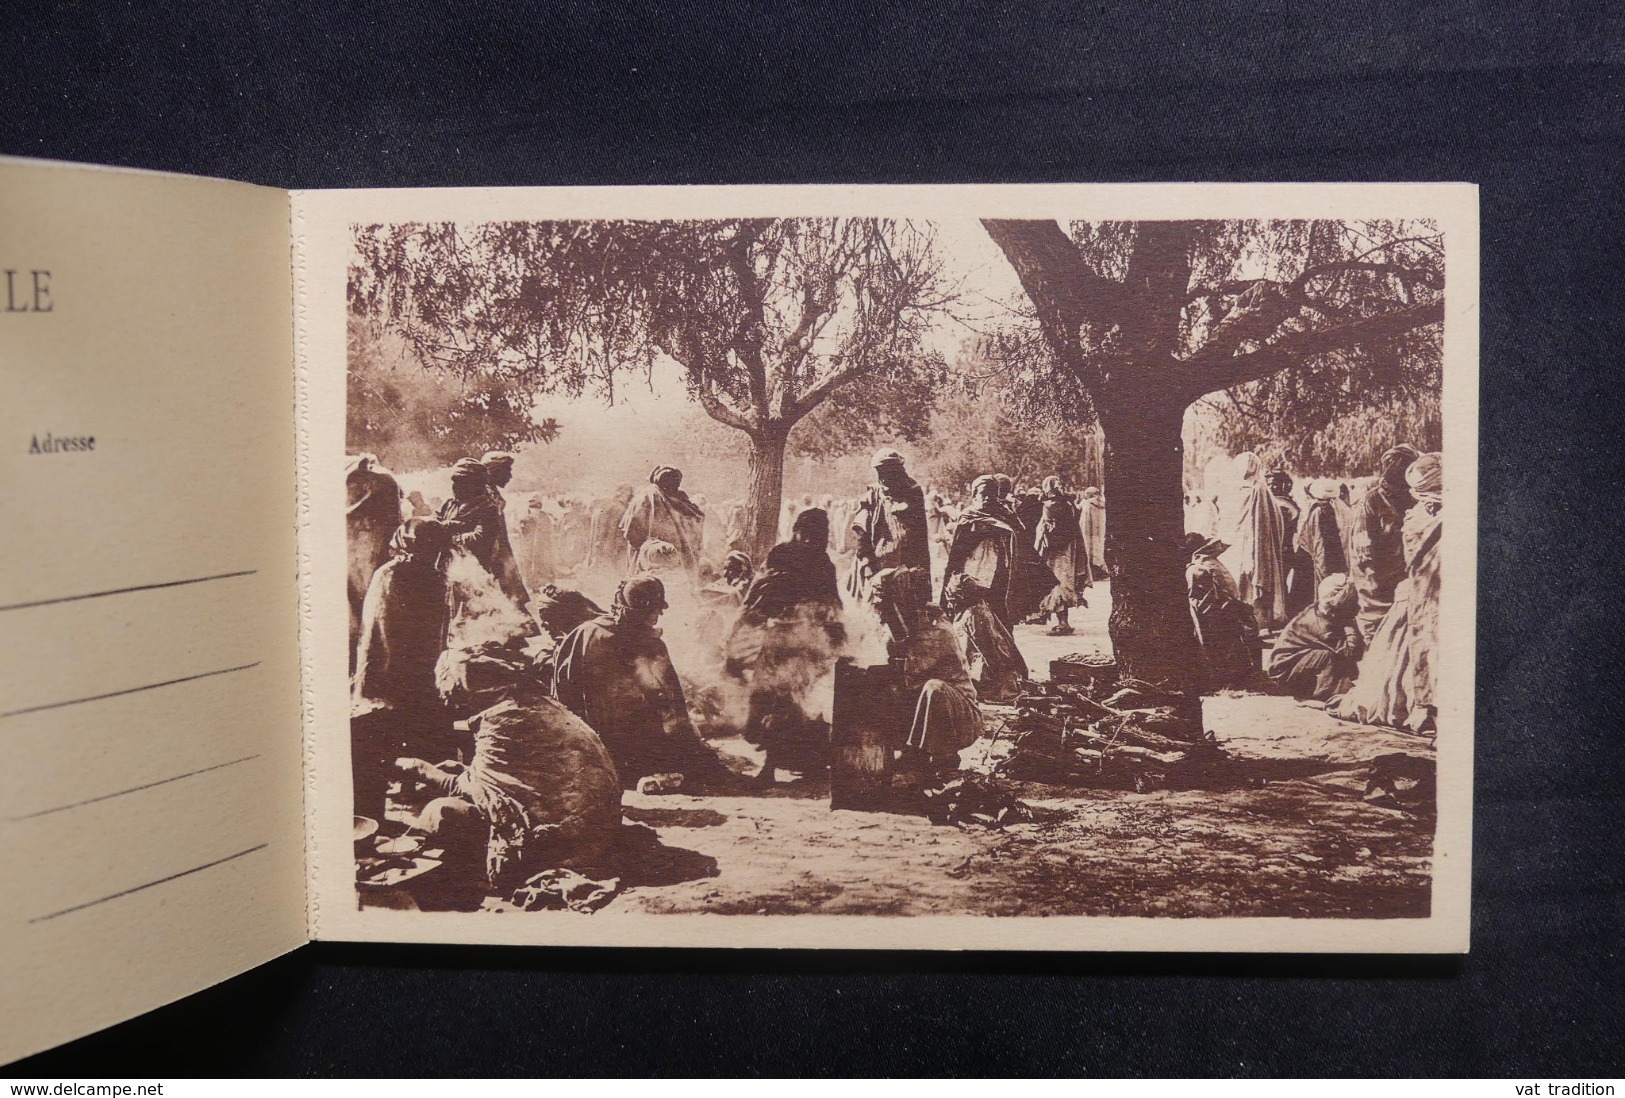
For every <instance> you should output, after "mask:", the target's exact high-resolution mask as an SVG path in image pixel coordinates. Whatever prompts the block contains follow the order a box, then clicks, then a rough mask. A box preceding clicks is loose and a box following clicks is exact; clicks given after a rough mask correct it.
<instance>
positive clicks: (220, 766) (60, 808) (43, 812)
mask: <svg viewBox="0 0 1625 1098" xmlns="http://www.w3.org/2000/svg"><path fill="white" fill-rule="evenodd" d="M257 758H259V756H258V755H244V756H243V757H242V758H240V759H232V760H231V761H230V762H223V763H215V764H214V765H213V766H205V767H204V768H203V769H201V770H188V771H187V772H186V773H184V774H176V775H175V776H174V777H173V778H161V779H159V780H158V781H155V782H148V783H147V784H145V785H132V786H131V787H130V788H128V789H121V790H119V791H118V792H117V793H103V794H102V795H101V796H100V797H89V798H86V799H85V800H82V801H74V802H73V803H72V804H61V805H57V806H56V807H55V808H42V809H40V810H39V811H38V812H29V813H27V814H25V815H22V816H13V817H11V820H10V821H9V822H11V823H18V822H20V821H22V820H32V819H34V818H36V817H38V816H49V815H51V814H52V813H53V812H66V811H67V810H68V809H70V808H83V807H84V806H85V805H87V804H96V803H98V802H100V801H110V800H112V799H113V798H114V797H122V796H124V795H125V794H126V793H139V792H141V791H142V790H143V789H156V788H157V787H158V786H160V785H168V784H169V783H170V782H178V781H180V780H181V779H182V778H194V777H196V776H197V775H199V774H207V773H209V772H210V771H213V770H224V769H225V768H226V767H228V766H236V765H237V764H238V763H245V762H248V761H249V760H251V759H257Z"/></svg>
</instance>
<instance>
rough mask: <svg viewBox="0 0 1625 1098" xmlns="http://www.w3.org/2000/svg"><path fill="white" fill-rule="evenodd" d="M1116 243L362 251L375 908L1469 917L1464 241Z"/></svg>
mask: <svg viewBox="0 0 1625 1098" xmlns="http://www.w3.org/2000/svg"><path fill="white" fill-rule="evenodd" d="M1085 213H1087V211H1086V210H1085V211H1081V212H1080V215H1079V217H1077V218H1076V219H1067V218H1060V219H1025V218H1024V219H1018V218H1008V217H1005V218H978V217H974V216H969V215H968V214H966V215H962V216H959V217H944V216H940V215H939V211H938V210H937V209H932V210H930V211H928V215H926V216H922V217H920V218H912V217H810V216H798V217H754V216H753V217H735V218H723V217H717V218H704V219H700V218H695V219H674V218H664V219H656V218H651V219H641V220H639V219H623V220H614V219H590V218H582V219H572V220H512V219H473V218H458V219H454V220H413V221H387V220H386V221H380V222H377V223H354V224H352V225H351V226H350V231H349V235H350V239H349V242H348V243H349V251H348V269H347V286H346V288H345V292H346V297H345V302H346V308H345V313H346V330H345V374H346V381H347V384H346V388H347V391H346V395H345V428H344V431H345V451H346V453H347V455H348V456H347V459H346V464H345V468H344V479H345V491H346V507H347V510H346V513H347V523H346V531H347V539H348V561H347V583H346V587H347V599H348V622H349V636H348V652H349V665H348V674H349V684H350V685H349V747H350V767H351V769H350V784H351V787H352V793H353V816H354V852H355V858H354V865H355V868H354V903H355V905H357V907H358V908H359V909H360V910H361V911H362V912H367V911H372V910H393V911H418V912H464V913H470V912H480V913H489V914H492V915H495V914H499V913H510V914H511V913H518V912H533V911H544V910H552V911H572V912H578V913H584V914H585V913H592V912H597V911H615V912H626V913H637V914H642V915H656V916H659V915H712V916H729V915H735V916H746V915H748V916H799V915H842V916H859V917H862V916H887V917H911V916H944V915H947V916H982V917H1007V916H1025V917H1046V916H1098V917H1114V918H1127V917H1140V918H1170V919H1192V918H1200V919H1237V918H1277V919H1301V920H1425V919H1427V918H1428V917H1429V916H1430V914H1432V912H1433V910H1434V900H1435V873H1436V868H1437V867H1436V838H1437V832H1438V826H1439V818H1440V810H1439V803H1440V802H1439V795H1438V788H1439V784H1438V773H1437V765H1436V763H1437V757H1438V751H1439V750H1440V748H1441V746H1444V747H1449V746H1452V745H1449V743H1448V741H1449V739H1450V738H1451V737H1456V738H1457V742H1456V743H1455V744H1454V745H1453V746H1454V748H1455V749H1456V750H1458V751H1463V750H1465V749H1466V748H1467V746H1468V744H1469V742H1470V736H1471V726H1470V718H1471V707H1470V702H1469V704H1468V705H1467V706H1466V707H1465V708H1460V709H1458V710H1457V712H1459V713H1461V714H1462V716H1461V718H1460V720H1459V721H1457V722H1456V723H1454V724H1453V723H1452V721H1451V720H1450V719H1449V718H1447V717H1446V718H1442V717H1441V712H1442V711H1448V709H1449V707H1447V706H1444V705H1443V704H1442V698H1443V697H1444V696H1445V694H1446V693H1447V692H1448V691H1450V690H1452V689H1455V690H1457V694H1456V696H1457V697H1459V696H1461V695H1460V689H1461V684H1457V685H1456V686H1455V687H1452V684H1451V683H1449V682H1448V681H1447V679H1446V677H1445V676H1442V674H1441V665H1442V664H1443V663H1445V662H1446V661H1444V660H1442V659H1441V624H1440V622H1441V610H1440V607H1441V589H1442V587H1443V586H1445V585H1446V581H1444V579H1443V577H1444V576H1445V575H1447V574H1448V572H1449V571H1450V569H1451V567H1452V566H1453V565H1455V564H1456V563H1457V562H1456V561H1455V560H1450V561H1445V560H1443V559H1442V556H1443V554H1442V552H1441V537H1442V530H1443V523H1444V515H1443V500H1444V495H1445V491H1444V483H1445V481H1444V468H1445V463H1446V462H1447V461H1450V460H1465V461H1467V462H1469V463H1471V462H1472V461H1473V459H1474V455H1473V454H1471V453H1468V454H1462V455H1445V454H1444V453H1443V452H1442V451H1443V449H1444V438H1445V434H1446V432H1445V430H1444V426H1443V424H1444V421H1445V418H1446V408H1445V404H1444V400H1443V388H1444V387H1443V379H1444V373H1445V370H1444V361H1445V354H1444V339H1445V324H1444V318H1445V312H1446V306H1445V302H1446V295H1447V292H1448V291H1449V287H1447V286H1446V282H1445V269H1446V264H1445V257H1446V254H1447V252H1448V250H1449V249H1450V248H1451V247H1452V246H1453V244H1454V243H1455V242H1454V241H1453V240H1451V239H1448V238H1447V235H1446V233H1445V232H1444V231H1443V230H1442V229H1441V226H1440V224H1439V223H1438V222H1437V221H1434V220H1430V219H1427V218H1420V217H1412V216H1395V217H1392V218H1389V219H1381V218H1368V219H1313V218H1304V217H1301V216H1297V215H1296V213H1295V212H1294V214H1293V215H1292V216H1283V217H1280V218H1240V219H1238V218H1207V219H1195V220H1113V219H1107V218H1101V217H1095V218H1093V219H1091V218H1088V217H1086V216H1084V214H1085ZM1469 544H1471V543H1470V542H1469ZM1466 566H1467V567H1469V568H1470V567H1471V561H1470V560H1469V561H1467V562H1466ZM329 609H330V610H334V611H336V607H332V608H329ZM328 620H330V621H334V622H336V620H337V618H336V616H334V617H332V618H329V619H328ZM1447 621H1448V617H1447ZM1467 666H1468V668H1469V673H1470V667H1471V663H1470V657H1469V659H1468V662H1467Z"/></svg>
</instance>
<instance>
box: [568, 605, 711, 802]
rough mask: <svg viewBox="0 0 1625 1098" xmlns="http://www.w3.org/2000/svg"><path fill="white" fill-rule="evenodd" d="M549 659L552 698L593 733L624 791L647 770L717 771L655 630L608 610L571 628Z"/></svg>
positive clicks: (693, 773)
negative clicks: (606, 753)
mask: <svg viewBox="0 0 1625 1098" xmlns="http://www.w3.org/2000/svg"><path fill="white" fill-rule="evenodd" d="M553 659H554V671H553V693H554V695H555V696H556V697H557V698H558V699H559V701H560V702H562V703H563V704H564V705H565V706H566V707H567V708H568V709H569V710H570V711H571V712H572V713H574V714H575V715H576V716H578V717H580V718H581V719H582V720H584V721H586V722H587V724H589V725H590V726H591V727H592V729H593V731H595V732H597V733H598V736H599V738H600V739H602V740H603V741H604V746H605V747H607V748H608V749H609V753H610V755H611V756H612V757H613V758H614V760H615V768H616V769H617V770H618V771H619V772H620V775H621V782H622V784H623V785H624V786H626V787H627V788H631V787H633V786H635V785H636V784H637V781H638V779H639V778H642V777H644V776H646V775H649V774H661V773H669V772H676V773H681V774H685V775H690V776H710V775H713V774H715V772H716V771H718V770H720V769H722V764H721V763H720V762H719V761H718V759H717V757H716V756H715V755H714V754H712V753H711V751H710V750H709V749H708V748H707V747H706V746H705V744H704V743H703V742H701V740H700V738H699V734H698V733H697V732H696V731H695V730H694V722H693V721H692V719H690V717H689V714H688V702H687V699H686V698H685V697H684V696H683V684H682V680H680V679H679V678H678V677H677V669H676V668H675V667H673V666H672V662H671V654H670V653H669V652H667V651H666V642H665V641H663V640H662V639H661V636H660V630H659V629H655V628H651V627H648V626H645V625H642V624H639V623H634V622H631V621H625V620H622V619H621V617H620V615H618V614H616V613H614V612H611V613H609V614H606V615H604V616H602V617H598V618H594V619H593V620H591V621H588V622H584V623H583V624H581V625H580V626H577V627H576V628H575V629H574V630H572V631H571V633H570V635H569V636H567V637H565V638H564V641H563V642H562V643H561V644H560V645H559V647H558V650H557V651H556V652H555V653H554V657H553Z"/></svg>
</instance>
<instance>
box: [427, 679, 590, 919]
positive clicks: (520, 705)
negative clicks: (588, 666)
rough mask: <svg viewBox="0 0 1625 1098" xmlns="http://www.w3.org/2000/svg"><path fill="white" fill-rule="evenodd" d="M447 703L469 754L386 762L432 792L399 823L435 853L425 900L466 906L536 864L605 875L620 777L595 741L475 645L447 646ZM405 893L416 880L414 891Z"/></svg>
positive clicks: (539, 688)
mask: <svg viewBox="0 0 1625 1098" xmlns="http://www.w3.org/2000/svg"><path fill="white" fill-rule="evenodd" d="M440 681H441V684H442V687H443V688H444V689H445V690H446V695H447V701H448V703H450V704H452V705H453V706H454V707H456V708H459V709H462V710H463V711H467V709H469V708H472V707H477V706H483V708H482V709H481V710H480V712H479V713H478V714H477V715H475V716H474V717H472V718H470V719H469V721H468V725H469V728H470V730H471V731H472V732H473V734H474V746H473V753H472V756H471V758H470V759H469V761H468V762H467V763H466V764H464V763H458V762H452V761H447V762H441V763H438V764H433V763H429V762H426V761H424V760H423V759H417V758H399V759H396V760H395V767H396V769H397V770H399V771H402V772H404V773H405V774H407V775H410V776H412V777H415V778H416V779H417V780H418V781H420V782H423V783H425V784H426V785H427V786H428V787H429V789H430V791H431V792H434V793H437V794H438V796H436V797H435V798H434V799H433V800H431V801H430V802H429V803H428V805H427V806H426V807H425V808H424V810H423V811H422V813H420V814H419V815H418V816H417V817H415V818H414V819H412V821H411V822H410V824H409V829H410V831H409V833H417V834H422V835H424V836H427V837H428V839H429V840H430V841H427V842H426V845H430V846H438V847H440V848H441V849H443V850H444V851H445V855H444V860H443V861H442V864H441V867H440V869H439V870H437V871H436V874H435V879H434V880H433V881H426V882H425V884H424V888H427V889H429V890H431V891H432V893H433V896H434V906H436V907H443V908H453V909H460V910H466V909H469V908H472V907H478V906H479V904H480V903H481V901H483V899H484V898H485V896H486V895H488V894H490V893H491V892H492V891H494V892H495V893H496V894H497V895H500V896H507V895H509V894H511V893H512V892H513V891H514V890H515V889H516V888H519V887H520V886H522V885H523V884H524V883H525V881H526V880H527V879H528V878H529V877H530V876H532V875H533V874H536V873H538V872H541V871H542V870H545V869H556V868H564V869H573V870H576V871H577V872H580V873H584V874H586V875H587V876H608V875H610V872H611V871H612V869H613V862H614V854H615V848H616V843H617V842H618V840H619V836H620V828H621V781H620V777H619V775H618V774H617V773H616V770H615V763H614V761H613V760H612V759H611V757H610V754H609V751H608V750H607V749H606V748H605V747H604V744H603V741H601V740H600V739H599V738H598V736H597V735H596V734H595V733H594V732H593V730H592V729H591V728H589V727H588V726H587V725H586V723H585V722H583V721H582V720H580V719H579V718H578V717H576V716H575V715H574V714H573V713H571V712H570V711H569V710H568V709H566V708H564V706H562V705H560V704H559V703H558V702H557V701H555V700H554V699H553V698H550V697H548V696H547V693H546V690H545V688H544V684H543V683H542V682H541V681H540V680H539V679H538V678H537V677H536V676H535V674H534V673H533V672H532V671H531V669H530V668H528V667H519V666H515V664H513V663H512V662H510V661H507V660H505V659H502V658H500V657H498V656H494V655H491V654H487V653H484V652H481V651H478V650H472V649H462V650H457V651H453V652H448V653H447V654H446V657H445V659H444V660H443V661H442V667H441V672H440ZM414 891H415V893H416V890H414Z"/></svg>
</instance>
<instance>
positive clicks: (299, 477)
mask: <svg viewBox="0 0 1625 1098" xmlns="http://www.w3.org/2000/svg"><path fill="white" fill-rule="evenodd" d="M288 247H289V263H288V267H289V271H290V272H291V276H292V291H293V379H294V463H295V468H294V485H295V503H294V508H295V515H294V523H295V531H296V539H297V547H298V560H299V695H300V697H299V702H300V705H299V709H300V724H301V731H300V734H301V743H302V749H301V755H302V766H303V768H304V775H303V776H304V806H303V809H304V812H303V815H304V826H305V937H306V938H307V939H309V940H311V941H314V940H316V938H317V937H318V928H319V927H320V925H321V893H320V891H319V889H318V882H319V880H320V874H319V872H318V867H319V866H320V864H321V859H320V838H319V835H318V832H317V828H316V805H317V803H318V802H317V798H316V765H315V764H316V720H315V717H316V705H315V683H316V679H315V655H314V653H315V645H314V643H313V642H314V637H315V628H314V621H315V618H314V605H315V604H314V602H313V592H312V582H311V552H310V539H309V536H308V535H309V532H310V521H311V503H310V375H309V356H308V350H309V347H308V344H309V339H310V337H309V331H310V327H309V324H308V323H307V321H308V319H309V318H308V316H307V315H306V314H307V312H308V309H309V295H308V294H307V293H306V288H307V272H306V269H305V268H306V259H305V256H306V249H305V215H304V209H303V205H302V203H301V200H300V195H299V192H297V191H290V192H289V194H288Z"/></svg>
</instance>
